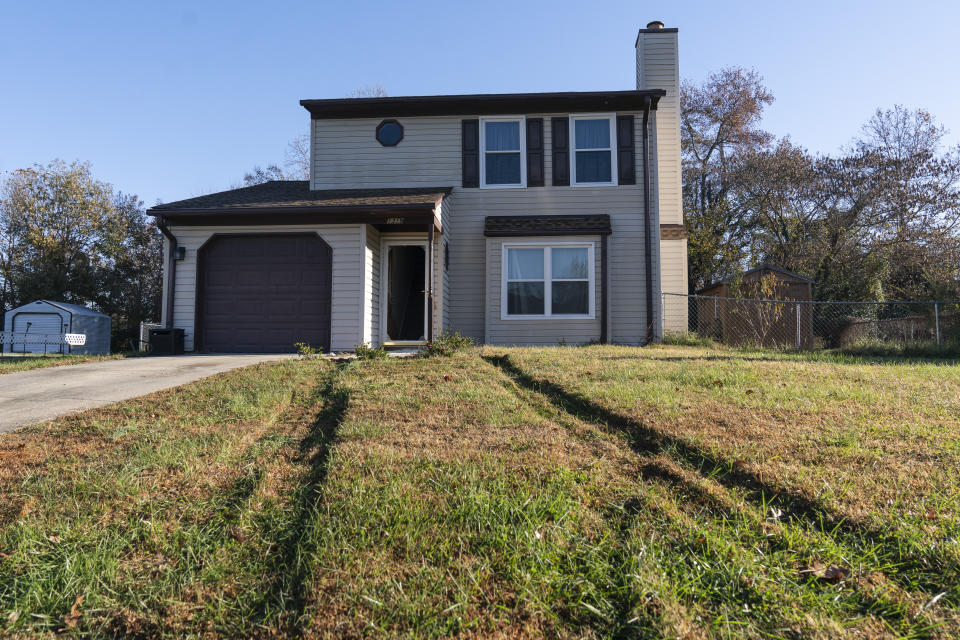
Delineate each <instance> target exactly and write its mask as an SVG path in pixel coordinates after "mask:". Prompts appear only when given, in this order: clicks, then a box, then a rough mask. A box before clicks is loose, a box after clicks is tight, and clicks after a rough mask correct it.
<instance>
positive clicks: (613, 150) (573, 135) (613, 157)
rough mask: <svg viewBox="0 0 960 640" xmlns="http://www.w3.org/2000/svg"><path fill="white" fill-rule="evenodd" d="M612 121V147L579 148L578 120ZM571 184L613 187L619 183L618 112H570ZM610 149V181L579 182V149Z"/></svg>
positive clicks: (575, 185)
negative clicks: (604, 119) (603, 119)
mask: <svg viewBox="0 0 960 640" xmlns="http://www.w3.org/2000/svg"><path fill="white" fill-rule="evenodd" d="M601 118H606V119H608V120H609V121H610V148H609V149H577V129H576V124H575V123H576V121H577V120H600V119H601ZM568 136H569V138H568V139H569V140H570V185H571V186H574V187H611V186H615V185H616V184H617V176H618V175H619V173H617V114H615V113H578V114H576V115H574V114H570V133H569V134H568ZM608 150H609V151H610V181H609V182H579V181H578V180H577V151H608Z"/></svg>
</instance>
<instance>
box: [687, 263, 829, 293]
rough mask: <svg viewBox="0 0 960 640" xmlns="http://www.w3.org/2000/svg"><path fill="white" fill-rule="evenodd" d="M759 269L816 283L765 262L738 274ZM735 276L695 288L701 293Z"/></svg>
mask: <svg viewBox="0 0 960 640" xmlns="http://www.w3.org/2000/svg"><path fill="white" fill-rule="evenodd" d="M760 271H774V272H776V273H779V274H780V275H783V276H786V277H788V278H791V279H793V280H796V281H799V282H808V283H810V284H815V283H816V281H815V280H811V279H810V278H808V277H806V276H802V275H800V274H799V273H794V272H793V271H790V270H788V269H784V268H783V267H778V266H777V265H775V264H767V263H763V264H758V265H757V266H755V267H754V268H752V269H748V270H747V271H744V272H743V273H742V274H740V277H742V276H748V275H751V274H754V273H758V272H760ZM737 277H738V276H736V275H733V276H727V277H726V278H723V279H722V280H716V281H714V282H711V283H710V284H708V285H707V286H705V287H702V288H700V289H698V290H697V293H701V292H703V291H706V290H707V289H713V288H714V287H716V286H718V285H721V284H729V283H731V282H733V281H734V279H736V278H737Z"/></svg>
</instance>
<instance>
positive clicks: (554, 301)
mask: <svg viewBox="0 0 960 640" xmlns="http://www.w3.org/2000/svg"><path fill="white" fill-rule="evenodd" d="M593 271H594V269H593V243H558V244H504V247H503V282H502V291H503V295H502V301H501V302H502V304H501V309H502V313H501V316H502V318H504V319H507V318H545V317H555V318H592V317H593V299H594V295H593V286H594V283H593Z"/></svg>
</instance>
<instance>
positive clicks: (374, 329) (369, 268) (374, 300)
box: [363, 225, 380, 346]
mask: <svg viewBox="0 0 960 640" xmlns="http://www.w3.org/2000/svg"><path fill="white" fill-rule="evenodd" d="M363 306H364V312H363V314H364V322H363V342H364V343H365V344H369V345H371V346H377V345H379V344H380V232H379V231H378V230H377V228H376V227H374V226H371V225H367V226H366V244H365V247H364V294H363Z"/></svg>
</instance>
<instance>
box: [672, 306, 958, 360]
mask: <svg viewBox="0 0 960 640" xmlns="http://www.w3.org/2000/svg"><path fill="white" fill-rule="evenodd" d="M663 296H664V306H665V307H666V306H667V305H669V304H670V302H675V301H678V300H680V299H682V298H686V301H687V312H688V318H689V319H688V326H687V331H688V332H692V333H696V334H697V335H699V336H703V337H709V338H712V339H714V340H716V341H717V342H720V343H723V344H728V345H733V346H745V347H763V348H773V349H842V348H849V347H854V346H858V345H862V344H871V343H872V344H876V343H883V344H889V345H921V344H925V345H930V346H936V347H942V346H947V345H950V346H955V345H957V344H958V343H960V301H956V300H953V301H936V302H814V301H810V300H754V299H750V298H716V297H711V296H697V295H684V294H675V293H664V294H663ZM668 329H669V328H668Z"/></svg>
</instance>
